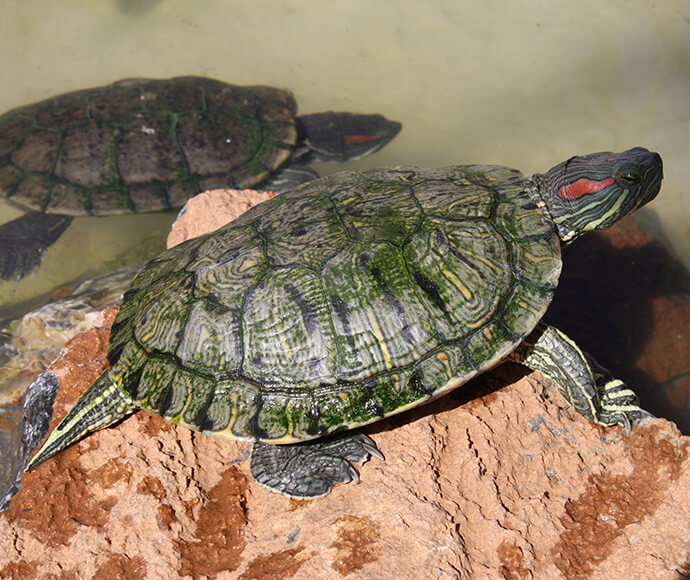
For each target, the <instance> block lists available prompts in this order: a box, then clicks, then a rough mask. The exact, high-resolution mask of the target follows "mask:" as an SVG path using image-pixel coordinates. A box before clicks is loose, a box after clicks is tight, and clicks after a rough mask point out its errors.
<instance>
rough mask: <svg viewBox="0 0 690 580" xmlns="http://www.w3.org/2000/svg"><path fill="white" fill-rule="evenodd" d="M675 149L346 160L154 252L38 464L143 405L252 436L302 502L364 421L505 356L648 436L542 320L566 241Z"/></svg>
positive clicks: (210, 429)
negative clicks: (528, 171) (357, 167)
mask: <svg viewBox="0 0 690 580" xmlns="http://www.w3.org/2000/svg"><path fill="white" fill-rule="evenodd" d="M661 180H662V162H661V157H660V156H659V155H658V154H656V153H653V152H650V151H648V150H646V149H643V148H641V147H637V148H634V149H630V150H629V151H625V152H623V153H596V154H593V155H584V156H579V157H572V158H570V159H568V160H567V161H565V162H563V163H560V164H558V165H556V166H555V167H554V168H552V169H550V170H549V171H547V172H546V173H544V174H539V175H534V176H531V177H529V176H524V175H523V174H521V173H520V172H519V171H517V170H515V169H509V168H507V167H500V166H491V165H466V166H454V167H446V168H444V169H422V168H416V167H395V168H389V169H373V170H366V171H356V172H341V173H336V174H334V175H331V176H328V177H325V178H321V179H318V180H316V181H312V182H310V183H306V184H304V185H300V186H298V187H296V188H294V189H292V190H290V191H288V192H287V193H284V194H283V195H281V196H278V197H275V198H273V199H271V200H269V201H266V202H264V203H262V204H260V205H258V206H256V207H254V208H252V209H251V210H249V211H248V212H247V213H245V214H244V215H242V216H241V217H240V218H238V219H237V220H235V221H233V222H232V223H229V224H227V225H226V226H224V227H222V228H220V229H219V230H217V231H215V232H213V233H211V234H208V235H206V236H203V237H200V238H196V239H193V240H189V241H187V242H185V243H183V244H181V245H179V246H177V247H174V248H172V249H170V250H167V251H165V252H163V253H162V254H160V256H158V257H157V258H155V259H154V260H152V261H151V262H149V263H148V264H147V265H146V266H145V267H144V268H143V269H142V270H141V272H140V273H139V274H138V275H137V277H136V278H135V279H134V281H133V282H132V284H131V287H130V289H129V290H128V291H127V292H126V294H125V296H124V299H123V302H122V306H121V308H120V310H119V312H118V314H117V317H116V319H115V322H114V324H113V327H112V331H111V336H110V343H109V348H108V360H109V363H110V367H109V369H108V370H106V371H105V372H104V373H103V374H102V375H101V377H100V378H98V379H97V380H96V382H95V383H94V384H93V385H92V386H91V387H90V388H89V389H88V390H87V391H86V392H85V393H84V394H83V395H82V396H81V397H80V398H79V399H78V400H77V402H76V404H75V405H74V407H73V408H72V409H71V411H70V412H69V413H68V414H67V416H66V417H65V418H64V419H63V420H62V422H61V423H60V424H59V425H58V426H57V427H56V428H55V429H54V430H53V431H52V432H51V433H50V435H49V437H48V438H47V440H46V441H45V443H44V444H43V446H42V448H41V449H40V450H39V451H38V453H37V454H36V455H35V456H34V457H33V459H32V460H31V462H30V464H29V466H28V468H27V469H31V468H33V467H35V466H36V465H37V464H39V463H40V462H42V461H44V460H45V459H47V458H49V457H51V456H52V455H54V454H55V453H58V452H59V451H60V450H62V449H64V448H65V447H67V446H68V445H70V444H71V443H72V442H74V441H76V440H78V439H79V438H81V437H82V436H84V435H85V434H87V433H89V432H91V431H94V430H97V429H101V428H103V427H107V426H109V425H111V424H113V423H116V422H117V421H119V420H120V419H122V418H123V417H126V416H127V415H129V414H130V413H133V412H135V411H136V410H138V409H146V410H148V411H150V412H152V413H156V414H158V415H161V416H162V417H163V418H164V419H166V420H168V421H171V422H173V423H177V424H179V425H184V426H186V427H189V428H191V429H195V430H198V431H201V432H202V433H205V434H208V435H215V436H219V437H226V438H229V439H240V440H247V441H252V442H253V448H252V453H251V458H250V469H251V473H252V476H253V477H254V478H255V479H256V481H257V482H258V483H259V484H261V485H262V486H264V487H266V488H268V489H270V490H272V491H276V492H280V493H283V494H285V495H287V496H290V497H295V498H314V497H320V496H323V495H326V494H327V493H328V492H329V491H330V489H331V488H332V486H333V485H334V484H335V483H345V482H348V481H351V480H358V475H357V471H356V470H355V467H354V466H356V465H358V464H361V463H363V462H364V461H366V460H367V459H368V458H369V457H370V456H371V455H375V456H378V457H380V453H379V452H378V451H377V450H376V447H375V445H374V443H373V441H372V440H371V439H370V438H369V437H367V436H366V435H364V434H362V433H360V432H358V431H357V430H356V429H357V428H358V427H360V426H362V425H367V424H369V423H373V422H375V421H380V420H381V419H383V418H384V417H389V416H391V415H393V414H396V413H400V412H403V411H405V410H407V409H410V408H412V407H417V406H419V405H422V404H424V403H427V402H428V401H431V400H433V399H435V398H436V397H439V396H441V395H443V394H445V393H447V392H449V391H451V390H453V389H457V388H459V387H461V386H462V385H463V384H465V383H466V382H467V381H468V380H469V379H471V378H472V377H474V376H476V375H477V374H479V373H482V372H484V371H486V370H488V369H491V368H492V367H494V366H495V365H497V364H499V363H501V362H502V361H506V360H511V361H517V362H519V363H522V364H523V365H525V366H527V367H528V368H530V369H533V370H536V371H539V372H541V373H542V374H544V375H546V376H548V377H549V378H551V379H552V380H553V382H554V383H555V384H556V385H557V386H558V389H559V390H560V392H561V394H562V395H563V396H564V397H565V399H566V400H567V401H568V403H569V404H570V405H572V407H573V408H574V409H575V410H576V411H577V412H579V413H580V414H582V415H583V416H584V417H586V418H587V419H589V420H590V421H592V422H594V423H597V424H599V425H604V426H611V425H616V424H619V425H622V426H624V427H625V429H626V430H627V431H628V432H629V431H630V429H631V427H632V426H633V425H634V424H636V423H637V422H639V420H641V419H643V418H645V417H648V416H650V415H649V413H647V412H646V411H644V410H642V409H641V408H640V407H639V406H638V400H637V397H636V396H635V394H634V393H633V391H632V390H631V389H630V388H628V387H627V386H626V385H625V384H624V383H623V382H622V381H620V380H617V379H615V378H614V377H612V376H611V374H610V373H609V372H608V371H607V370H605V369H604V368H602V367H601V366H599V365H598V364H597V363H596V362H595V361H594V360H593V359H592V358H591V357H590V356H589V355H587V354H585V353H584V352H583V351H581V350H580V349H579V348H578V346H577V345H576V344H575V343H574V342H573V341H572V340H571V339H569V338H568V337H567V336H566V335H565V334H564V333H563V332H561V331H560V330H558V329H556V328H553V327H551V326H548V325H546V324H544V323H543V322H541V318H542V316H543V315H544V312H545V311H546V309H547V307H548V305H549V303H550V302H551V298H552V296H553V294H554V290H555V289H556V285H557V283H558V277H559V274H560V271H561V245H562V244H564V243H568V242H570V241H572V240H573V239H575V238H576V237H577V236H579V235H580V234H583V233H585V232H587V231H590V230H594V229H598V228H605V227H607V226H610V225H612V224H613V223H614V222H615V221H617V220H618V219H620V218H622V217H623V216H625V215H628V214H630V213H631V212H633V211H635V210H636V209H637V208H639V207H640V206H642V205H644V204H645V203H647V202H648V201H650V200H651V199H653V198H654V197H655V196H656V195H657V193H658V192H659V189H660V186H661Z"/></svg>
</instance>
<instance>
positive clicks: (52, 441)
mask: <svg viewBox="0 0 690 580" xmlns="http://www.w3.org/2000/svg"><path fill="white" fill-rule="evenodd" d="M137 408H138V407H137V406H136V405H135V404H134V403H133V402H132V400H131V399H130V398H129V397H127V395H125V394H124V393H123V392H122V391H121V390H120V389H119V388H118V386H117V385H116V384H115V383H114V382H113V381H112V380H111V379H110V376H109V375H108V371H105V372H104V373H103V374H102V375H101V376H100V377H98V379H97V380H96V382H94V383H93V384H92V385H91V386H90V387H89V388H88V389H87V390H86V391H85V392H84V393H83V394H82V395H81V397H79V399H77V402H76V403H75V404H74V407H72V409H71V410H70V412H69V413H67V415H66V416H65V418H64V419H63V420H62V421H60V424H59V425H58V426H57V427H55V429H53V431H52V433H51V434H50V435H49V436H48V438H47V439H46V441H45V443H43V445H42V447H41V448H40V449H39V450H38V453H36V455H34V456H33V458H32V459H31V461H30V462H29V464H28V465H27V466H26V469H25V471H30V470H32V469H33V468H34V467H36V466H37V465H38V464H39V463H42V462H43V461H45V460H46V459H48V458H50V457H52V456H53V455H55V454H56V453H59V452H60V451H62V450H63V449H65V448H66V447H68V446H69V445H71V444H72V443H74V442H75V441H77V440H79V439H81V438H82V437H83V436H84V435H86V434H88V433H91V432H92V431H98V430H99V429H104V428H105V427H108V426H110V425H112V424H113V423H117V422H118V421H120V420H121V419H124V418H125V417H127V416H128V415H131V414H132V413H133V412H134V411H136V410H137Z"/></svg>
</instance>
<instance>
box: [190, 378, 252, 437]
mask: <svg viewBox="0 0 690 580" xmlns="http://www.w3.org/2000/svg"><path fill="white" fill-rule="evenodd" d="M260 401H261V392H260V391H259V388H258V387H257V386H255V385H253V384H251V383H249V382H247V381H245V380H242V379H221V380H219V381H218V383H217V384H216V388H215V391H214V394H213V398H212V400H211V404H210V405H209V407H208V409H206V418H205V420H204V423H203V424H202V426H203V429H204V431H205V432H208V433H209V434H212V435H218V436H224V437H228V438H237V439H249V438H252V437H253V436H254V435H255V428H254V424H255V417H256V415H257V413H258V412H259V403H260Z"/></svg>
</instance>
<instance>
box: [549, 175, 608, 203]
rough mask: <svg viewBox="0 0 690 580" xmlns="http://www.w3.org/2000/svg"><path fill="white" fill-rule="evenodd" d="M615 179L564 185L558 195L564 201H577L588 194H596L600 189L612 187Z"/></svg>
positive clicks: (584, 180) (579, 180) (580, 181)
mask: <svg viewBox="0 0 690 580" xmlns="http://www.w3.org/2000/svg"><path fill="white" fill-rule="evenodd" d="M612 183H613V177H607V178H606V179H602V180H601V181H592V180H591V179H578V180H577V181H576V182H575V183H571V184H570V185H564V186H563V187H561V188H560V189H559V190H558V195H560V196H561V197H562V198H563V199H577V198H578V197H581V196H583V195H586V194H588V193H596V192H597V191H599V190H600V189H604V188H605V187H607V186H609V185H611V184H612Z"/></svg>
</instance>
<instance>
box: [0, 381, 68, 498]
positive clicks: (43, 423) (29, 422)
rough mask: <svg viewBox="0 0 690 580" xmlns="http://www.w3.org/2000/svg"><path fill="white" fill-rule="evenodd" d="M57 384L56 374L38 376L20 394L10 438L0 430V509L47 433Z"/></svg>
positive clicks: (10, 496) (10, 495)
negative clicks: (21, 402) (19, 408)
mask: <svg viewBox="0 0 690 580" xmlns="http://www.w3.org/2000/svg"><path fill="white" fill-rule="evenodd" d="M58 386H59V383H58V379H57V377H56V376H55V375H54V374H53V373H51V372H50V371H46V372H44V373H41V374H40V375H38V378H37V379H36V380H35V381H34V382H33V383H31V385H30V386H29V388H28V389H27V392H26V395H25V396H24V408H23V410H22V413H21V416H16V417H15V418H14V421H13V422H12V423H11V424H10V425H11V427H12V428H11V429H9V435H10V437H8V438H7V439H6V438H5V434H6V433H7V432H6V431H5V430H1V431H0V438H2V439H3V441H2V442H3V446H2V447H3V453H2V475H1V476H0V482H2V483H0V511H5V510H6V509H7V507H8V506H9V503H10V499H11V498H12V496H13V495H14V494H15V493H17V491H18V490H19V481H20V478H21V473H22V471H23V470H24V466H25V465H26V463H27V460H28V458H29V455H30V454H31V452H32V451H33V450H34V449H35V448H36V446H37V445H38V444H39V443H40V442H41V441H42V439H43V437H44V436H45V435H46V434H47V433H48V425H49V421H50V417H51V416H52V414H53V402H54V401H55V395H56V393H57V390H58ZM5 412H7V411H5ZM13 478H14V479H13ZM8 484H9V485H8Z"/></svg>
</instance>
